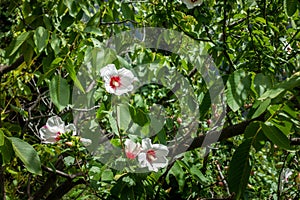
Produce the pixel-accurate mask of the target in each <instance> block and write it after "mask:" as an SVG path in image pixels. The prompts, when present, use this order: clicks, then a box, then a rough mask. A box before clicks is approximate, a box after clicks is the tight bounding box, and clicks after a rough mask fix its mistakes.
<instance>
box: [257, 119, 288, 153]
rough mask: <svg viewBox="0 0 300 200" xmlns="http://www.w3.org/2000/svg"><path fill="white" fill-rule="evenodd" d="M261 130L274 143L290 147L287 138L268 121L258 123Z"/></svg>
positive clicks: (282, 146)
mask: <svg viewBox="0 0 300 200" xmlns="http://www.w3.org/2000/svg"><path fill="white" fill-rule="evenodd" d="M260 125H261V127H262V130H263V131H264V134H265V135H266V137H267V138H268V139H269V140H271V141H272V142H273V143H274V144H276V145H278V146H279V147H281V148H284V149H290V148H291V147H290V141H289V139H288V138H287V137H286V136H285V135H284V134H283V133H282V132H281V131H280V130H278V129H277V128H276V127H275V126H273V125H272V124H270V123H267V122H266V123H262V122H261V123H260Z"/></svg>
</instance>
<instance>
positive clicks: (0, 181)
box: [0, 166, 6, 200]
mask: <svg viewBox="0 0 300 200" xmlns="http://www.w3.org/2000/svg"><path fill="white" fill-rule="evenodd" d="M4 182H5V179H4V166H0V187H1V188H0V197H1V196H2V199H3V200H6V192H5V184H4Z"/></svg>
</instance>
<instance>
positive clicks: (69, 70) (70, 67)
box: [64, 59, 85, 93]
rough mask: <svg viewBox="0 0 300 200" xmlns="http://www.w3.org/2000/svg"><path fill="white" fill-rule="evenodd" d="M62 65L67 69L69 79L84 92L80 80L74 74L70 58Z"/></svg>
mask: <svg viewBox="0 0 300 200" xmlns="http://www.w3.org/2000/svg"><path fill="white" fill-rule="evenodd" d="M64 67H65V68H66V70H67V71H68V73H69V75H70V77H71V79H72V80H73V81H74V84H75V86H76V87H77V88H78V89H79V90H80V91H81V92H83V93H85V91H84V89H83V87H82V85H81V83H80V81H79V80H78V78H77V76H76V72H75V68H74V65H73V64H72V61H71V60H69V59H68V60H67V64H66V65H64Z"/></svg>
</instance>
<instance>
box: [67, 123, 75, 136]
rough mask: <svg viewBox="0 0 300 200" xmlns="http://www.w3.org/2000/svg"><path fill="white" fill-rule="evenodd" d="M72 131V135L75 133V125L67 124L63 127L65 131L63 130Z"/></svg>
mask: <svg viewBox="0 0 300 200" xmlns="http://www.w3.org/2000/svg"><path fill="white" fill-rule="evenodd" d="M71 131H72V132H73V133H72V134H73V135H76V127H75V125H74V124H68V125H67V126H66V127H65V131H64V132H71Z"/></svg>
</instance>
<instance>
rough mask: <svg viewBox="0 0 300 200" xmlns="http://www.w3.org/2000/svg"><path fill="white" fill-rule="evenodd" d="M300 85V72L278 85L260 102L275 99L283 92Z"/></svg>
mask: <svg viewBox="0 0 300 200" xmlns="http://www.w3.org/2000/svg"><path fill="white" fill-rule="evenodd" d="M299 85H300V72H297V73H295V74H293V75H292V76H291V77H290V78H289V79H287V80H285V81H283V82H280V83H278V84H276V85H275V86H274V87H273V88H272V89H269V90H267V91H266V92H265V93H264V94H263V95H262V96H261V97H260V98H259V100H265V99H267V98H271V99H274V98H276V97H277V96H279V95H280V94H282V93H283V92H285V91H287V90H291V89H293V88H294V87H296V86H299Z"/></svg>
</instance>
